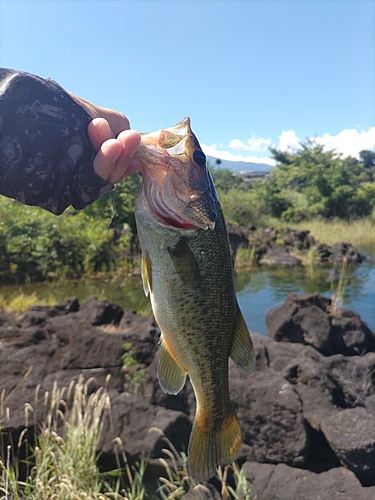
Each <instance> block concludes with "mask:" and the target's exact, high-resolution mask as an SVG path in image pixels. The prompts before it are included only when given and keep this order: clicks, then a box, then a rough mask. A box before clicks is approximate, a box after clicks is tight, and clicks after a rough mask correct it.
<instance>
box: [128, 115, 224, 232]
mask: <svg viewBox="0 0 375 500" xmlns="http://www.w3.org/2000/svg"><path fill="white" fill-rule="evenodd" d="M135 157H136V158H137V159H138V160H140V162H141V171H142V177H143V187H142V190H143V191H144V195H145V197H146V199H147V201H148V203H149V206H150V208H151V209H152V212H153V213H154V215H155V217H156V218H157V219H158V221H159V222H160V223H161V224H163V225H166V226H168V227H171V228H174V229H179V230H187V229H193V228H200V229H205V230H206V229H214V227H215V221H216V218H217V215H218V210H217V203H216V202H217V201H218V200H217V195H216V190H215V187H214V185H213V181H212V178H211V175H210V172H209V170H208V168H207V166H206V158H205V155H204V153H203V152H202V150H201V148H200V146H199V142H198V140H197V138H196V137H195V135H194V134H193V132H192V131H191V128H190V119H189V118H185V119H184V120H182V121H181V122H179V123H178V124H177V125H175V126H173V127H170V128H167V129H164V130H163V129H162V130H159V131H157V132H152V133H150V134H141V145H140V147H139V149H138V151H137V153H136V155H135Z"/></svg>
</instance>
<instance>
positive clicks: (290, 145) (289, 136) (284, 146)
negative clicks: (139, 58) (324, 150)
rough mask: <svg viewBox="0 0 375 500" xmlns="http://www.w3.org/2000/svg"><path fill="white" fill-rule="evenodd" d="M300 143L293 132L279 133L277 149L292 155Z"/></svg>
mask: <svg viewBox="0 0 375 500" xmlns="http://www.w3.org/2000/svg"><path fill="white" fill-rule="evenodd" d="M300 142H301V141H300V140H299V139H298V137H297V134H296V133H295V131H294V130H286V131H284V132H281V135H280V136H279V146H278V149H280V150H281V151H287V152H289V153H293V152H294V151H296V150H297V149H299V147H300V146H299V143H300Z"/></svg>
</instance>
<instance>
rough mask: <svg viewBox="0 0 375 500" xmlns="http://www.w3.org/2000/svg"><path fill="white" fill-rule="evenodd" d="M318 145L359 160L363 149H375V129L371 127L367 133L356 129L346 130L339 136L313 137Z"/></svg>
mask: <svg viewBox="0 0 375 500" xmlns="http://www.w3.org/2000/svg"><path fill="white" fill-rule="evenodd" d="M311 139H315V140H316V142H317V143H318V144H321V145H323V146H324V149H325V150H330V149H334V150H336V151H337V152H338V153H341V154H342V155H343V156H344V157H345V156H354V157H356V158H359V152H360V151H362V150H363V149H373V148H374V147H375V127H371V128H370V129H369V130H368V131H367V132H366V131H365V130H361V131H358V130H357V129H355V128H352V129H345V130H343V131H342V132H340V133H338V134H337V135H330V134H328V133H325V134H323V136H322V137H312V138H311Z"/></svg>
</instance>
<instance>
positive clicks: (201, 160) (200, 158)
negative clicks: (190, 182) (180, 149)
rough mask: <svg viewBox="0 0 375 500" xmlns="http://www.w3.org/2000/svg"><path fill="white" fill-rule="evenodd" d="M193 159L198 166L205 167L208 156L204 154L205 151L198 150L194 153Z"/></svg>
mask: <svg viewBox="0 0 375 500" xmlns="http://www.w3.org/2000/svg"><path fill="white" fill-rule="evenodd" d="M193 158H194V161H195V163H196V164H197V165H199V166H200V167H203V165H205V164H206V156H205V154H204V153H203V151H201V150H200V149H197V150H196V151H194V153H193Z"/></svg>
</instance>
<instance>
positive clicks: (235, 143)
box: [229, 134, 271, 152]
mask: <svg viewBox="0 0 375 500" xmlns="http://www.w3.org/2000/svg"><path fill="white" fill-rule="evenodd" d="M270 145H271V139H263V138H262V137H256V136H255V135H254V134H251V137H250V138H249V139H248V140H247V141H246V143H245V142H242V141H241V140H240V139H233V140H231V141H230V143H229V147H230V148H231V149H237V150H242V151H252V152H255V151H259V152H263V151H267V150H268V148H269V146H270Z"/></svg>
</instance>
